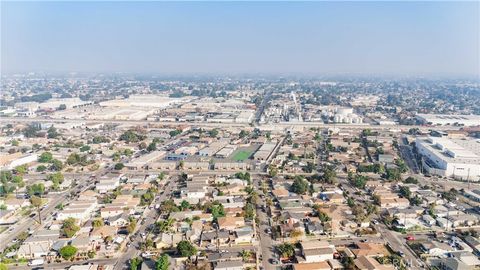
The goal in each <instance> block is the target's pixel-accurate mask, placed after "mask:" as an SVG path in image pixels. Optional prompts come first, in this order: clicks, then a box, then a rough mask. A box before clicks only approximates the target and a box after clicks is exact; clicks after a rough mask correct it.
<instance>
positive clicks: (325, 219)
mask: <svg viewBox="0 0 480 270" xmlns="http://www.w3.org/2000/svg"><path fill="white" fill-rule="evenodd" d="M318 219H320V221H321V222H328V221H330V220H331V218H330V217H329V216H328V215H327V214H326V213H324V212H322V211H319V212H318Z"/></svg>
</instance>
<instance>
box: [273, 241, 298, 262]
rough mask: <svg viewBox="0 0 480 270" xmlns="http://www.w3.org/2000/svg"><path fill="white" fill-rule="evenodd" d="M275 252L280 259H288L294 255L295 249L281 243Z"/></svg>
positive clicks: (290, 245) (288, 244)
mask: <svg viewBox="0 0 480 270" xmlns="http://www.w3.org/2000/svg"><path fill="white" fill-rule="evenodd" d="M277 251H278V253H279V254H280V256H281V257H282V258H290V257H292V256H293V255H295V247H294V246H293V245H292V244H290V243H283V244H280V245H278V246H277Z"/></svg>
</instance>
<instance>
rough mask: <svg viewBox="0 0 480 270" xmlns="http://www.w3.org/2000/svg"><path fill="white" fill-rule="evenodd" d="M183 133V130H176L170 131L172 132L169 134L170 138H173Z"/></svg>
mask: <svg viewBox="0 0 480 270" xmlns="http://www.w3.org/2000/svg"><path fill="white" fill-rule="evenodd" d="M181 133H182V130H181V129H175V130H172V131H170V132H169V135H170V137H172V138H173V137H175V136H177V135H179V134H181Z"/></svg>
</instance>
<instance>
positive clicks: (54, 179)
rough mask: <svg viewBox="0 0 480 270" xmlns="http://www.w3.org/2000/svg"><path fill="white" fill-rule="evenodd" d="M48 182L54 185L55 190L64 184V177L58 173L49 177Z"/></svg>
mask: <svg viewBox="0 0 480 270" xmlns="http://www.w3.org/2000/svg"><path fill="white" fill-rule="evenodd" d="M47 180H48V181H51V182H52V183H53V188H54V189H58V186H59V185H60V184H61V183H63V180H64V176H63V174H62V173H61V172H56V173H52V174H50V175H49V176H47Z"/></svg>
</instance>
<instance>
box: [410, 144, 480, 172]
mask: <svg viewBox="0 0 480 270" xmlns="http://www.w3.org/2000/svg"><path fill="white" fill-rule="evenodd" d="M416 147H417V149H418V152H419V153H420V154H421V155H422V156H423V167H424V168H425V169H426V171H428V172H429V173H430V174H433V175H439V176H446V177H454V178H458V179H463V180H468V181H480V140H473V139H470V140H466V139H464V140H461V139H449V138H445V137H419V138H417V139H416Z"/></svg>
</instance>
